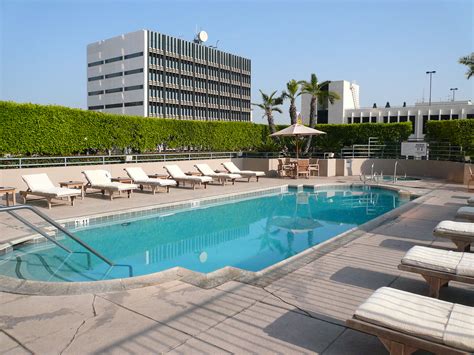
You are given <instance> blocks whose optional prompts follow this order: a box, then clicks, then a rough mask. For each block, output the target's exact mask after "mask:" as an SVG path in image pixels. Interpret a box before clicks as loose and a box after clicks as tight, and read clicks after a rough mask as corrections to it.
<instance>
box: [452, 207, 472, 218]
mask: <svg viewBox="0 0 474 355" xmlns="http://www.w3.org/2000/svg"><path fill="white" fill-rule="evenodd" d="M456 217H457V218H462V219H467V220H474V206H464V207H461V208H459V209H458V211H457V213H456Z"/></svg>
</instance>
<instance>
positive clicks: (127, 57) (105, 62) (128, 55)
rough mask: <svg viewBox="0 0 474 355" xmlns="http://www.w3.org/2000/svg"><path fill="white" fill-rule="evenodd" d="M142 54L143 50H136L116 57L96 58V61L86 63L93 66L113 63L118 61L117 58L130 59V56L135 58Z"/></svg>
mask: <svg viewBox="0 0 474 355" xmlns="http://www.w3.org/2000/svg"><path fill="white" fill-rule="evenodd" d="M142 56H143V52H137V53H132V54H127V55H121V56H118V57H113V58H108V59H105V60H98V61H97V62H92V63H89V64H87V66H88V67H95V66H97V65H102V64H107V63H113V62H118V61H119V60H126V59H131V58H136V57H142Z"/></svg>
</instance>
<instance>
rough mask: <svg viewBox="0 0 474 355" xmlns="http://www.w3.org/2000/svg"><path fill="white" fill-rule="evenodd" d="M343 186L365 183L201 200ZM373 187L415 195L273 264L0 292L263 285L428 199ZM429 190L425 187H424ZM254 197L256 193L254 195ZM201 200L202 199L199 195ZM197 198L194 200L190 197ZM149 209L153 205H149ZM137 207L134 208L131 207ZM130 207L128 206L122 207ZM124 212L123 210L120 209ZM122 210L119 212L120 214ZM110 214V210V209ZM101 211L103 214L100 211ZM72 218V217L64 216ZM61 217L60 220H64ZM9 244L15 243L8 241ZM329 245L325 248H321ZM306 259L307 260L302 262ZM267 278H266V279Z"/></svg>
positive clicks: (11, 283)
mask: <svg viewBox="0 0 474 355" xmlns="http://www.w3.org/2000/svg"><path fill="white" fill-rule="evenodd" d="M342 186H364V184H362V183H344V182H341V183H331V184H324V183H321V184H284V185H281V186H277V187H272V188H265V189H257V190H251V191H247V192H244V193H240V194H239V193H231V194H223V195H217V196H213V197H206V198H203V199H202V200H206V201H207V200H215V199H219V198H220V199H225V198H226V197H231V196H238V195H245V194H251V193H255V192H263V191H270V190H277V189H283V188H284V187H286V188H290V187H292V188H293V187H296V188H300V187H301V188H304V187H310V188H315V190H316V188H317V187H342ZM370 186H374V187H382V188H385V189H388V190H393V191H397V192H398V193H400V194H408V195H410V196H416V198H415V199H413V200H410V201H408V202H407V203H405V204H403V205H401V206H399V207H397V208H394V209H392V210H390V211H388V212H386V213H384V214H382V215H380V216H377V217H375V218H373V219H371V220H369V221H367V222H365V223H363V224H361V225H359V226H357V227H354V228H351V229H349V230H347V231H345V232H343V233H341V234H338V235H336V236H334V237H332V238H330V239H328V240H326V241H324V242H322V243H320V244H317V245H315V246H312V247H311V248H308V249H305V250H303V251H301V252H299V253H298V254H296V255H293V256H292V257H290V258H287V259H284V260H281V261H279V262H278V263H276V264H273V265H270V266H268V267H266V268H265V269H263V270H260V271H256V272H253V271H248V270H243V269H239V268H235V267H232V266H225V267H223V268H221V269H218V270H215V271H212V272H210V273H207V274H205V273H200V272H197V271H192V270H189V269H186V268H183V267H179V266H177V267H173V268H171V269H167V270H163V271H159V272H155V273H152V274H147V275H140V276H133V277H129V278H120V279H111V280H102V281H90V282H87V281H81V282H48V281H35V280H21V279H16V278H12V277H9V276H4V275H0V292H9V293H16V294H26V295H41V296H59V295H78V294H89V293H104V292H121V291H127V290H132V289H138V288H142V287H147V286H154V285H159V284H162V283H164V282H169V281H174V280H179V281H182V282H185V283H188V284H191V285H194V286H197V287H200V288H204V289H209V288H214V287H218V286H220V285H222V284H224V283H226V282H228V281H232V280H234V281H239V282H243V283H248V284H252V285H256V286H260V287H265V286H266V285H268V284H269V283H271V282H272V281H273V280H274V279H275V277H271V276H272V275H271V274H272V273H277V274H278V275H277V276H278V277H277V278H281V277H283V276H285V275H287V274H289V273H291V272H292V271H294V270H296V269H298V268H300V267H302V266H304V265H305V264H307V263H309V262H311V261H313V260H316V259H318V258H319V257H321V256H323V255H325V254H327V253H328V252H330V251H332V250H335V249H338V248H339V247H342V246H344V245H346V244H347V243H349V242H351V241H353V240H355V239H357V238H358V237H360V236H361V235H363V234H364V233H367V232H369V231H370V230H372V229H375V228H377V227H379V226H380V225H382V224H384V223H385V222H387V221H389V220H395V219H396V218H398V217H399V215H400V214H402V213H404V212H406V211H408V210H410V209H412V208H414V207H416V206H417V205H419V204H420V203H422V202H424V201H425V200H426V199H429V198H430V197H431V196H429V192H426V193H424V194H420V193H417V192H412V191H409V190H407V189H403V188H402V187H398V188H397V187H395V186H385V185H380V184H377V185H370ZM426 190H428V189H426ZM256 197H257V196H256ZM198 200H201V199H198ZM192 201H196V200H192ZM182 203H183V202H182V201H179V202H175V203H169V204H164V205H166V206H169V205H174V206H178V205H180V204H182ZM148 207H149V208H147V210H148V209H152V207H150V206H148ZM130 210H137V208H134V209H130ZM125 211H129V210H125ZM121 212H123V213H125V212H124V211H121ZM123 213H122V214H123ZM111 214H112V213H111ZM101 215H102V214H101ZM67 220H74V219H67ZM63 221H64V220H62V221H59V223H63ZM30 237H31V238H30V240H27V241H26V242H31V241H32V240H34V238H37V237H38V235H37V234H34V235H32V236H30ZM25 238H27V237H22V238H19V239H18V240H20V243H25ZM8 244H10V248H11V247H13V246H14V245H16V244H18V243H16V244H15V243H14V241H10V242H9V243H8ZM325 249H329V250H328V251H324V250H325ZM305 260H309V261H307V262H305ZM265 278H267V280H265Z"/></svg>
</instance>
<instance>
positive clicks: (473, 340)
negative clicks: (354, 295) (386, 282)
mask: <svg viewBox="0 0 474 355" xmlns="http://www.w3.org/2000/svg"><path fill="white" fill-rule="evenodd" d="M346 325H347V326H348V327H350V328H352V329H355V330H358V331H360V332H363V333H367V334H371V335H374V336H376V337H378V338H379V340H380V341H381V342H382V344H383V345H384V346H385V347H386V348H387V350H388V351H389V352H390V354H411V353H413V352H415V351H417V350H425V351H429V352H432V353H435V354H471V353H472V352H473V351H474V337H473V329H474V308H473V307H468V306H464V305H460V304H456V303H450V302H445V301H441V300H437V299H433V298H429V297H426V296H420V295H415V294H412V293H409V292H405V291H400V290H396V289H393V288H390V287H382V288H379V289H378V290H376V291H375V292H374V293H373V294H372V295H371V296H370V297H369V298H368V299H367V300H366V301H365V302H364V303H363V304H362V305H360V306H359V308H357V310H356V311H355V313H354V315H353V317H352V319H348V320H347V321H346Z"/></svg>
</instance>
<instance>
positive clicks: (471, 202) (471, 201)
mask: <svg viewBox="0 0 474 355" xmlns="http://www.w3.org/2000/svg"><path fill="white" fill-rule="evenodd" d="M467 204H468V205H469V206H474V196H472V197H469V199H468V200H467Z"/></svg>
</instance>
